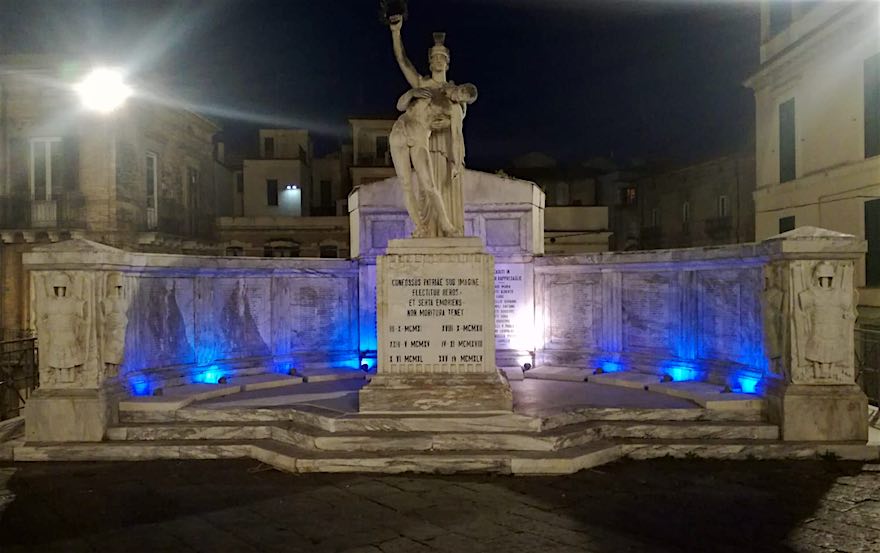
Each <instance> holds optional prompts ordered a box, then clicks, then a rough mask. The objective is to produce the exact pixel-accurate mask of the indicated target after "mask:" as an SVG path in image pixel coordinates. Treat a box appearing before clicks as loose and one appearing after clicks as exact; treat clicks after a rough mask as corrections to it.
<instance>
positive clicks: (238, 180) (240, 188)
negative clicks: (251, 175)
mask: <svg viewBox="0 0 880 553" xmlns="http://www.w3.org/2000/svg"><path fill="white" fill-rule="evenodd" d="M235 191H236V192H237V193H239V194H244V174H243V173H241V172H240V171H239V172H237V173H235Z"/></svg>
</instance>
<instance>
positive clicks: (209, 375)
mask: <svg viewBox="0 0 880 553" xmlns="http://www.w3.org/2000/svg"><path fill="white" fill-rule="evenodd" d="M224 376H226V372H225V371H224V370H223V369H221V368H220V367H218V366H217V365H212V366H210V367H208V368H207V369H205V370H204V371H202V372H197V373H194V374H193V375H192V381H193V382H195V383H197V384H217V382H219V380H220V379H221V378H223V377H224Z"/></svg>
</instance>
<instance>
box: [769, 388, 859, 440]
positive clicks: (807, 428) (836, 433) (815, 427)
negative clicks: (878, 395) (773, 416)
mask: <svg viewBox="0 0 880 553" xmlns="http://www.w3.org/2000/svg"><path fill="white" fill-rule="evenodd" d="M775 401H778V402H779V405H778V409H779V410H780V414H781V417H780V418H781V423H782V424H781V426H782V428H781V430H782V439H784V440H786V441H790V442H792V441H793V442H799V441H810V442H838V441H855V442H862V443H864V442H867V441H868V398H867V397H866V396H865V394H864V393H862V390H861V389H860V388H859V387H858V386H856V385H855V384H853V385H849V386H816V385H797V384H795V385H791V386H788V387H787V388H786V389H785V391H784V392H783V395H782V397H781V398H776V399H775Z"/></svg>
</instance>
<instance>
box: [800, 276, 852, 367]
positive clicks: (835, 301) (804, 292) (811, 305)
mask: <svg viewBox="0 0 880 553" xmlns="http://www.w3.org/2000/svg"><path fill="white" fill-rule="evenodd" d="M789 270H790V277H791V288H790V289H791V291H792V295H791V298H790V300H791V301H792V303H793V304H794V305H793V309H792V311H793V317H792V318H793V326H794V338H795V339H794V341H793V344H792V346H793V350H794V351H793V352H792V359H791V363H792V367H791V381H792V383H794V384H852V383H854V382H855V366H854V359H853V332H854V327H855V320H856V314H857V313H856V308H855V306H856V305H857V303H858V300H857V298H856V293H855V290H854V288H853V270H854V269H853V263H852V262H851V261H818V262H816V261H795V262H792V263H791V265H790V266H789Z"/></svg>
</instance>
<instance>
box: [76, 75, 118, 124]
mask: <svg viewBox="0 0 880 553" xmlns="http://www.w3.org/2000/svg"><path fill="white" fill-rule="evenodd" d="M74 88H75V90H76V92H77V93H78V94H79V98H80V100H81V101H82V104H83V106H85V107H86V108H88V109H90V110H93V111H98V112H101V113H110V112H111V111H113V110H115V109H116V108H118V107H119V106H121V105H122V104H124V103H125V100H127V99H128V97H129V96H131V88H130V87H129V86H128V85H126V84H125V81H124V80H123V79H122V73H120V72H119V71H116V70H114V69H107V68H98V69H94V70H92V72H91V73H89V74H88V75H86V78H85V79H83V80H82V82H80V83H78V84H77V85H76V86H75V87H74Z"/></svg>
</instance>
